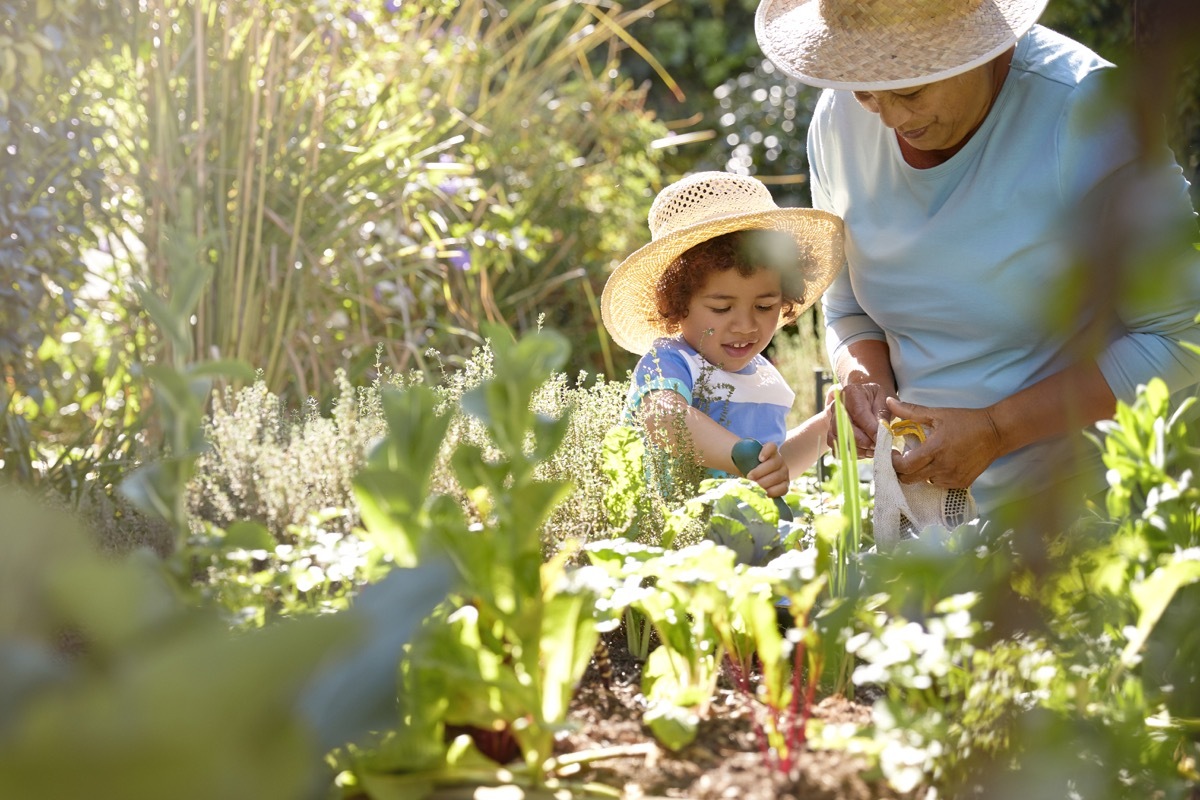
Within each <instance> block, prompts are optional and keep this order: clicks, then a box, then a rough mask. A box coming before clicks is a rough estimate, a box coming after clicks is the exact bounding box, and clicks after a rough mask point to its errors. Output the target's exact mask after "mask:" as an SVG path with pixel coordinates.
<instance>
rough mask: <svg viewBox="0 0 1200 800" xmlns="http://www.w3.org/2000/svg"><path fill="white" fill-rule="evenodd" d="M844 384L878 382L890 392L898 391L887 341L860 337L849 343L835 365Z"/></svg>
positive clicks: (840, 380) (839, 379) (839, 378)
mask: <svg viewBox="0 0 1200 800" xmlns="http://www.w3.org/2000/svg"><path fill="white" fill-rule="evenodd" d="M833 367H834V371H835V372H837V376H838V381H839V382H841V383H842V384H851V383H877V384H879V385H880V386H882V387H883V388H884V390H885V391H886V392H887V393H888V394H895V393H896V377H895V374H894V373H893V372H892V361H891V356H890V353H889V351H888V345H887V342H884V341H880V340H878V339H860V340H859V341H857V342H854V343H852V344H849V345H847V346H846V348H845V349H844V350H842V352H841V353H840V355H839V356H838V359H837V363H836V364H834V365H833Z"/></svg>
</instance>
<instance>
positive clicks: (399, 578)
mask: <svg viewBox="0 0 1200 800" xmlns="http://www.w3.org/2000/svg"><path fill="white" fill-rule="evenodd" d="M0 511H2V513H3V514H4V519H5V520H6V525H5V535H4V537H3V538H2V539H0V587H2V588H0V787H3V788H2V789H0V794H3V796H4V797H14V798H15V797H55V798H82V797H90V798H96V800H118V798H119V799H120V800H136V799H137V798H145V800H150V798H161V797H175V798H181V800H186V799H187V798H195V800H201V799H202V798H203V799H208V798H213V797H222V798H229V799H230V800H235V799H236V798H245V799H246V800H251V798H253V799H254V800H263V799H264V798H279V800H297V798H318V797H324V796H327V792H326V787H327V786H328V785H329V782H330V780H331V777H332V776H331V775H329V774H328V772H327V770H326V769H325V768H323V766H322V764H321V756H322V755H323V754H324V753H325V752H326V751H327V750H328V749H329V748H331V747H333V746H337V745H340V744H343V743H345V742H347V741H351V740H353V739H354V738H357V737H358V736H361V735H363V734H364V733H365V732H366V731H367V730H368V729H371V728H374V727H375V726H376V725H377V719H376V718H377V716H378V715H379V714H380V713H381V710H386V709H388V708H389V707H390V705H391V701H392V700H393V699H394V697H395V692H396V664H397V661H398V659H399V656H400V651H401V649H402V647H403V645H404V643H405V641H407V638H408V637H409V636H410V635H411V634H412V632H413V631H414V630H415V627H416V625H417V624H418V623H419V622H420V620H421V619H423V617H424V616H425V614H427V613H428V611H429V609H430V608H432V606H433V605H434V604H436V603H437V602H438V601H439V599H440V598H441V597H443V596H444V594H445V591H446V588H447V585H448V577H449V576H448V574H447V573H446V572H445V570H443V569H441V568H440V566H436V565H434V566H429V567H426V568H423V569H422V570H419V571H418V570H398V571H396V572H394V573H393V574H392V575H391V577H390V579H385V580H384V581H382V582H381V583H379V584H378V585H376V586H373V587H370V588H369V589H368V590H366V591H364V592H363V593H362V594H361V596H360V597H359V598H358V600H357V602H356V604H355V607H354V608H353V609H352V610H351V611H350V612H348V613H344V614H339V615H336V616H323V617H310V618H308V619H302V620H294V621H290V622H288V623H286V624H279V625H274V626H270V627H268V628H266V629H263V630H256V631H251V632H248V633H233V632H231V631H230V630H229V628H228V626H227V625H226V624H225V621H224V620H223V619H221V617H220V616H218V615H217V614H215V613H213V610H212V609H211V608H209V607H196V606H195V605H193V604H192V603H190V602H187V601H186V600H185V596H184V595H181V592H180V590H181V589H182V588H184V587H181V586H180V585H179V584H178V583H177V582H176V581H175V580H174V579H173V576H172V575H171V574H170V573H169V572H168V570H167V569H165V568H164V565H163V564H162V563H161V562H160V561H159V560H158V559H157V558H155V557H153V556H151V555H150V554H148V553H146V552H144V551H142V552H139V553H134V554H131V555H130V556H127V557H125V558H122V559H112V558H109V557H104V556H102V555H100V554H99V553H97V552H96V550H95V548H94V545H93V544H92V543H91V542H90V541H89V537H88V536H87V535H85V533H84V531H83V530H82V529H81V528H80V527H79V525H78V522H77V521H76V520H74V519H71V518H70V517H68V516H67V515H66V514H64V513H62V512H58V513H53V512H49V511H47V510H46V509H45V508H44V507H43V506H41V505H40V504H36V503H34V502H32V501H31V500H30V499H29V498H27V497H22V496H20V495H18V494H16V493H14V492H12V491H9V490H5V489H0ZM389 716H390V715H389ZM67 754H69V755H67ZM64 758H69V759H70V762H71V765H72V766H71V769H63V768H62V765H63V759H64Z"/></svg>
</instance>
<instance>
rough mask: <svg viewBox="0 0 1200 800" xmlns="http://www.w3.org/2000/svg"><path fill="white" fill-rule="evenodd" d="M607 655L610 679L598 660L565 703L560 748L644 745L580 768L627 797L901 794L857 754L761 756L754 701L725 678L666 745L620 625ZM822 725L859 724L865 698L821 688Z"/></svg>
mask: <svg viewBox="0 0 1200 800" xmlns="http://www.w3.org/2000/svg"><path fill="white" fill-rule="evenodd" d="M605 640H606V642H607V643H608V645H609V654H610V655H609V658H610V661H611V662H612V679H611V682H610V683H609V684H608V685H606V682H605V680H604V678H603V677H602V675H601V670H600V669H599V668H598V667H597V664H596V662H595V660H593V663H592V664H591V666H590V667H589V668H588V671H587V673H586V674H585V675H584V679H583V682H582V684H581V685H580V688H579V691H578V693H577V694H576V697H575V700H574V702H573V703H572V705H571V712H570V717H569V722H570V723H571V724H572V725H573V726H574V727H575V729H574V730H573V731H572V732H571V733H569V734H568V735H566V736H563V737H561V738H560V740H559V752H560V753H571V752H580V751H585V750H593V749H601V748H609V747H615V746H624V747H628V746H631V745H640V746H641V748H639V749H642V748H644V754H642V755H638V756H631V757H622V758H612V759H605V760H602V761H598V762H594V763H593V764H592V765H591V766H590V767H589V768H588V769H587V770H586V771H585V772H584V773H583V775H582V776H581V777H583V778H584V779H586V780H590V781H595V782H598V783H602V784H605V785H607V786H612V787H613V788H616V789H620V790H621V791H622V792H623V793H624V796H626V797H629V798H641V797H686V798H693V799H694V800H710V799H711V800H716V799H717V798H738V800H791V799H793V798H794V799H795V800H799V798H804V799H805V800H865V798H890V797H899V796H900V795H897V794H896V793H895V792H894V791H892V790H891V789H890V788H889V787H888V786H887V785H886V782H884V781H883V780H882V779H881V778H878V777H872V776H871V775H870V773H869V772H868V771H867V764H866V762H865V760H864V759H863V758H861V757H860V756H857V755H855V754H853V753H850V752H847V751H846V750H843V749H837V750H817V749H812V748H808V747H805V748H802V750H801V752H800V753H799V755H798V758H797V763H796V764H795V766H794V767H793V769H792V770H791V771H790V772H789V773H787V774H785V773H783V772H781V771H780V770H779V769H778V768H777V767H776V766H774V765H773V764H769V763H767V761H766V759H765V758H764V755H763V753H762V752H761V749H760V748H761V746H762V743H761V741H760V738H759V735H758V734H756V732H755V730H754V725H753V715H754V714H755V713H758V712H760V711H761V708H756V707H755V706H757V703H755V702H754V701H752V700H750V699H749V698H747V697H746V696H745V694H744V693H742V692H739V691H738V690H737V689H736V688H734V687H733V686H732V685H730V684H729V683H728V682H727V681H725V680H722V682H721V687H720V689H719V691H718V692H717V694H716V696H715V697H714V698H713V701H712V703H711V705H710V707H709V710H708V714H707V716H705V717H704V718H703V719H702V720H701V722H700V726H699V730H698V734H697V736H696V740H695V741H694V742H692V743H691V744H689V745H688V746H687V747H685V748H683V749H682V750H680V751H679V752H677V753H673V752H671V751H670V750H668V749H666V748H664V747H663V746H662V745H661V744H659V743H658V742H657V741H655V739H654V737H653V736H652V735H651V734H650V732H649V731H648V730H647V729H646V728H645V726H644V725H643V724H642V716H643V714H644V712H645V698H644V697H643V696H642V694H641V690H640V686H639V681H640V677H641V663H640V662H639V661H637V660H636V659H634V658H633V657H632V656H630V655H629V651H628V649H627V648H626V646H625V638H624V634H623V633H622V632H620V631H618V632H616V633H614V634H609V635H606V636H605ZM813 716H814V718H815V719H817V720H820V721H822V722H824V723H826V724H838V723H850V724H853V725H855V726H859V727H861V726H864V725H866V724H867V723H868V722H869V721H870V706H869V705H866V704H864V703H862V702H854V701H850V700H847V699H845V698H841V697H827V698H825V699H824V700H822V701H820V702H819V703H818V704H817V705H816V706H815V707H814V708H813Z"/></svg>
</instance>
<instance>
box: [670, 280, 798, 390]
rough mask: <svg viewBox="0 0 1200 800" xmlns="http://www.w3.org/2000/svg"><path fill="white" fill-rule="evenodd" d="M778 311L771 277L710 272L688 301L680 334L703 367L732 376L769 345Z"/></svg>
mask: <svg viewBox="0 0 1200 800" xmlns="http://www.w3.org/2000/svg"><path fill="white" fill-rule="evenodd" d="M782 306H783V294H782V292H781V290H780V281H779V275H778V274H777V273H775V272H773V271H771V270H766V269H760V270H758V271H757V272H755V273H754V274H752V275H749V276H744V275H740V274H738V272H737V270H734V269H729V270H725V271H723V272H715V273H713V274H712V275H711V276H710V277H709V279H708V280H707V281H706V282H705V283H704V286H703V287H701V288H700V290H699V291H697V292H696V294H695V295H693V297H692V300H691V302H690V303H689V304H688V314H687V316H686V317H684V319H683V321H682V323H680V327H681V333H682V334H683V338H684V339H685V340H686V341H687V343H688V344H690V345H691V346H692V347H694V348H696V350H697V351H699V353H700V355H702V356H704V358H705V359H706V360H707V361H709V362H710V363H712V364H714V365H716V366H718V367H721V368H722V369H725V370H729V371H730V372H737V371H738V370H740V369H742V368H744V367H745V366H746V365H747V364H749V363H750V359H752V358H754V356H756V355H758V354H759V353H761V352H762V351H763V350H764V349H766V346H767V345H768V344H770V342H771V337H772V336H774V335H775V329H776V328H777V327H778V326H779V314H780V312H781V310H782Z"/></svg>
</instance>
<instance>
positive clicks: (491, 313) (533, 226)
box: [96, 0, 662, 398]
mask: <svg viewBox="0 0 1200 800" xmlns="http://www.w3.org/2000/svg"><path fill="white" fill-rule="evenodd" d="M661 2H662V0H658V3H657V4H661ZM654 5H656V4H655V3H652V4H650V5H649V6H647V7H646V8H644V9H635V10H632V11H622V10H620V9H618V8H610V7H607V6H604V5H601V4H595V3H586V2H584V3H577V2H570V3H567V2H555V3H548V4H547V3H541V2H532V1H531V2H523V3H517V4H515V5H513V4H509V7H505V5H502V4H499V3H496V2H491V0H463V2H460V3H457V4H449V3H434V2H416V3H407V2H406V3H403V4H395V6H396V7H398V9H397V10H396V11H391V10H390V9H391V8H392V7H393V5H392V4H380V6H379V7H377V8H365V7H362V6H360V5H359V4H354V3H350V2H344V1H339V0H335V2H331V3H324V4H320V5H319V6H318V5H317V4H315V3H304V4H299V5H297V4H293V3H289V2H282V0H268V1H267V2H264V3H253V4H251V3H216V2H207V1H206V0H149V1H148V2H147V3H146V4H144V6H143V10H140V11H133V12H130V13H129V15H128V25H129V27H128V29H127V31H125V35H124V38H125V40H126V41H127V45H126V47H125V48H124V51H123V54H122V55H121V57H120V58H118V59H117V60H116V62H115V63H114V66H113V70H114V73H115V74H118V75H120V76H121V78H122V80H123V81H124V82H125V83H126V84H127V86H128V87H130V88H129V89H122V88H120V85H119V84H117V82H114V86H113V87H112V89H111V93H112V94H114V95H116V96H117V99H118V101H119V102H117V103H115V104H114V108H115V109H116V110H115V111H114V113H113V115H112V117H113V121H114V124H115V125H116V126H117V128H118V130H119V131H120V132H121V133H120V134H119V135H117V136H114V138H113V140H112V142H111V144H112V145H113V147H114V159H113V163H114V175H115V176H116V177H117V178H118V179H119V180H122V181H124V184H125V185H124V187H123V192H124V193H123V194H122V195H121V197H122V198H123V199H122V213H121V217H122V218H123V219H125V220H129V221H131V222H132V224H133V225H134V227H135V228H137V229H138V232H139V233H140V235H141V238H142V239H143V241H144V242H145V245H146V258H147V262H148V264H147V269H148V273H149V275H148V277H149V280H150V282H151V283H161V282H162V281H164V280H165V279H166V260H165V255H164V246H163V230H164V225H166V224H167V223H169V222H182V223H184V224H187V225H188V226H189V227H190V228H191V229H192V231H193V233H194V235H195V237H196V239H197V240H198V241H202V242H204V243H205V246H204V248H203V250H202V252H201V253H200V254H199V255H200V256H201V257H202V258H204V259H206V260H208V261H209V262H210V263H211V264H212V265H213V268H214V279H213V282H212V284H211V288H210V290H209V291H208V292H207V293H206V294H205V296H204V297H203V298H202V300H201V302H200V304H199V307H198V308H197V311H196V315H195V321H194V326H193V338H194V340H195V346H196V351H197V352H198V353H203V354H205V355H206V356H210V357H211V356H218V355H219V356H220V357H222V358H239V359H243V360H245V361H247V362H249V363H251V364H253V365H254V366H256V367H257V368H259V369H260V370H261V371H262V375H263V379H264V381H265V383H266V384H267V385H268V386H269V387H271V388H272V389H273V390H277V391H286V392H287V393H288V394H289V396H291V397H292V398H304V397H307V396H309V395H317V396H321V395H323V394H324V393H325V390H326V389H327V388H330V387H331V385H332V381H331V379H332V376H333V373H334V371H335V369H337V368H338V367H343V368H348V369H349V371H350V373H351V375H352V376H355V375H357V374H358V373H359V372H361V371H365V370H367V369H368V368H369V367H370V365H371V364H373V362H374V354H375V349H376V346H377V345H382V347H383V348H384V351H385V356H384V360H385V362H387V363H390V364H391V365H393V366H394V367H395V368H397V369H407V368H410V367H414V366H415V367H418V368H423V367H425V366H426V365H425V361H424V359H425V356H424V353H425V351H426V349H427V348H429V347H436V348H437V349H439V350H440V351H442V352H445V353H450V354H454V353H460V352H461V353H467V352H469V351H470V349H471V347H473V346H474V345H475V344H477V343H478V342H479V341H480V337H479V335H478V326H479V325H480V324H481V323H483V322H486V321H494V322H505V323H507V324H509V325H510V326H512V327H516V328H532V327H533V326H534V324H535V320H536V317H537V314H538V312H539V311H542V310H549V311H551V313H553V314H555V315H557V316H561V319H551V320H549V322H550V323H551V324H555V325H557V326H558V327H560V328H561V327H564V326H562V325H560V324H559V323H560V322H564V321H570V322H572V323H573V325H574V326H575V329H576V330H578V328H579V326H580V324H581V323H583V322H587V323H588V325H589V326H591V327H593V328H599V327H600V325H599V323H598V320H597V319H594V318H593V310H592V309H593V308H594V306H595V303H594V295H595V293H596V286H597V285H598V282H599V281H600V280H601V279H602V272H603V267H604V265H605V264H607V262H608V261H609V260H611V259H612V258H613V257H614V256H615V254H618V253H621V252H624V251H625V250H627V249H628V248H629V245H630V244H631V242H630V241H628V237H630V236H631V235H637V234H638V233H640V230H639V228H640V227H641V218H642V211H643V209H644V206H645V204H646V203H648V202H649V196H650V194H651V192H650V187H651V186H652V185H653V184H654V182H656V181H657V173H656V171H655V169H654V167H653V163H652V161H651V157H650V155H649V152H650V151H649V150H648V148H646V147H645V146H644V144H645V143H646V142H648V141H649V140H650V139H651V138H653V137H654V136H656V135H659V134H660V133H661V130H660V129H659V126H657V125H656V124H653V123H651V122H650V119H649V116H648V114H647V113H646V112H644V111H643V110H642V109H641V103H642V100H643V99H644V98H643V92H644V90H636V89H634V88H633V87H632V86H631V85H630V84H629V83H628V82H627V81H625V82H620V81H618V80H616V74H617V73H616V72H615V70H613V69H612V68H611V65H612V64H614V63H615V53H616V52H617V51H619V50H620V49H622V48H624V47H627V46H628V43H629V41H630V40H629V38H628V35H627V34H626V33H625V28H626V27H627V26H628V25H629V24H630V23H631V22H632V21H633V20H634V19H637V18H638V17H640V16H643V15H645V14H646V13H648V11H649V10H650V9H651V8H652V7H653V6H654ZM96 80H101V79H96ZM187 191H190V192H191V194H192V195H193V196H194V197H195V198H197V203H196V206H195V210H194V212H193V213H192V214H191V215H190V216H188V217H187V218H186V219H181V217H183V215H184V211H183V209H182V208H181V207H180V205H179V202H178V198H179V197H180V196H181V194H183V193H185V192H187ZM601 212H604V213H601ZM635 220H636V224H635V223H634V221H635ZM113 222H114V224H120V222H119V220H117V219H114V220H113ZM588 340H590V341H592V342H594V343H597V344H596V345H594V346H593V348H592V349H593V350H600V347H599V344H600V343H598V340H597V339H596V334H595V333H592V334H591V335H590V336H589V337H588ZM608 361H609V366H612V365H611V359H608Z"/></svg>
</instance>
